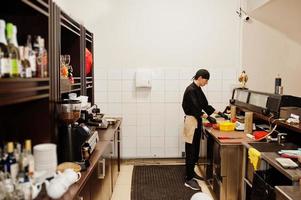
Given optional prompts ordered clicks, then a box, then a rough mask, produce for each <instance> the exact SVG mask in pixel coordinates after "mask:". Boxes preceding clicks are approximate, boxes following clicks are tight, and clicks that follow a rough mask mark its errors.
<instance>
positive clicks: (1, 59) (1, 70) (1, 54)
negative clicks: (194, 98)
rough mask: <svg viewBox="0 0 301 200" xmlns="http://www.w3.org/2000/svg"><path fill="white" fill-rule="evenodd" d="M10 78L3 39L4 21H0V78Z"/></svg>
mask: <svg viewBox="0 0 301 200" xmlns="http://www.w3.org/2000/svg"><path fill="white" fill-rule="evenodd" d="M9 76H10V65H9V53H8V48H7V41H6V37H5V21H4V20H0V77H2V78H8V77H9Z"/></svg>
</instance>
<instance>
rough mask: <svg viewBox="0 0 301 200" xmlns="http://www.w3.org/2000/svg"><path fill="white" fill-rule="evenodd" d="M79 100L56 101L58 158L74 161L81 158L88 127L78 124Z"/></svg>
mask: <svg viewBox="0 0 301 200" xmlns="http://www.w3.org/2000/svg"><path fill="white" fill-rule="evenodd" d="M80 112H81V102H80V101H78V100H64V101H61V102H58V103H57V113H58V117H59V119H60V120H59V122H60V123H59V126H58V140H59V141H58V144H59V145H58V160H59V162H60V163H61V162H66V161H69V162H74V161H81V160H82V152H81V147H82V145H83V143H84V142H85V141H86V140H87V138H89V136H90V129H89V128H88V127H87V126H86V125H85V124H78V123H77V122H76V121H77V120H78V119H79V118H80Z"/></svg>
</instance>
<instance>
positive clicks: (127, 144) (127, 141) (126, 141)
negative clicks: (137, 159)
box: [121, 136, 137, 149]
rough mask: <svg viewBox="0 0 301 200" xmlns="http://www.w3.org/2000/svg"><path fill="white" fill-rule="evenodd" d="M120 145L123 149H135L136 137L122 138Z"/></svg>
mask: <svg viewBox="0 0 301 200" xmlns="http://www.w3.org/2000/svg"><path fill="white" fill-rule="evenodd" d="M121 145H122V147H124V148H123V149H125V148H136V146H137V137H136V136H132V137H130V136H122V138H121Z"/></svg>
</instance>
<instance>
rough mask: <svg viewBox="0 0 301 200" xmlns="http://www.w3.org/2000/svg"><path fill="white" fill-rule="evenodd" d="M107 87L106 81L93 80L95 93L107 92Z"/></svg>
mask: <svg viewBox="0 0 301 200" xmlns="http://www.w3.org/2000/svg"><path fill="white" fill-rule="evenodd" d="M107 87H108V85H107V80H95V91H96V92H104V91H107V90H108V89H107Z"/></svg>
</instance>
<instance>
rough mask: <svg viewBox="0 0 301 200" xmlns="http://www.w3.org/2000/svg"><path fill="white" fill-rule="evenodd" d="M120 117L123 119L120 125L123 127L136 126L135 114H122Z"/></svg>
mask: <svg viewBox="0 0 301 200" xmlns="http://www.w3.org/2000/svg"><path fill="white" fill-rule="evenodd" d="M122 117H123V119H122V120H123V121H122V123H123V124H124V125H129V126H136V125H137V115H136V114H129V113H123V114H122Z"/></svg>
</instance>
